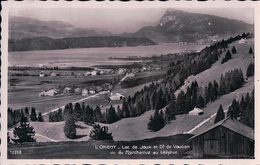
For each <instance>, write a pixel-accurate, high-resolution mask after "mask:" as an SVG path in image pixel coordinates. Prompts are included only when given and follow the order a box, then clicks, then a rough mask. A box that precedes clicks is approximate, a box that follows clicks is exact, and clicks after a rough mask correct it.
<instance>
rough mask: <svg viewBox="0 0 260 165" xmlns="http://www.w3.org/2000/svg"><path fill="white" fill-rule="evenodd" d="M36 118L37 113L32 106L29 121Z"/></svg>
mask: <svg viewBox="0 0 260 165" xmlns="http://www.w3.org/2000/svg"><path fill="white" fill-rule="evenodd" d="M36 120H37V114H36V111H35V108H34V107H32V109H31V121H36Z"/></svg>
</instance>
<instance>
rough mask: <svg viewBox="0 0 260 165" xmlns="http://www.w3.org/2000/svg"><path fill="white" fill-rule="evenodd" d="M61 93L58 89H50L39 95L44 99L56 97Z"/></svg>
mask: <svg viewBox="0 0 260 165" xmlns="http://www.w3.org/2000/svg"><path fill="white" fill-rule="evenodd" d="M58 93H59V91H58V90H57V89H50V90H47V91H42V92H40V93H39V95H38V96H39V97H44V96H55V95H57V94H58Z"/></svg>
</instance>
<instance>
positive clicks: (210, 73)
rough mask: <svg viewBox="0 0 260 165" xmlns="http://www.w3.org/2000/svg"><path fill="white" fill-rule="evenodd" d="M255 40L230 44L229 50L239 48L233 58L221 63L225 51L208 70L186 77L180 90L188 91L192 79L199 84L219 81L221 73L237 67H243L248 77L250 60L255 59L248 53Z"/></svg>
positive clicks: (203, 84)
mask: <svg viewBox="0 0 260 165" xmlns="http://www.w3.org/2000/svg"><path fill="white" fill-rule="evenodd" d="M253 45H254V41H253V40H248V43H245V44H239V43H238V42H235V43H233V44H230V45H229V50H230V51H231V49H232V47H233V46H235V47H236V49H237V54H232V59H231V60H229V61H228V62H226V63H224V64H221V60H222V58H223V57H224V55H225V53H224V54H222V55H221V58H220V59H219V60H218V61H217V62H216V63H215V64H214V65H213V66H212V67H211V68H210V69H208V70H205V71H203V72H201V73H199V74H197V75H196V76H190V77H188V78H187V79H186V81H185V83H184V85H183V86H182V87H181V88H180V90H183V91H186V89H187V87H188V86H190V84H191V83H192V81H195V80H196V81H197V82H198V84H199V86H202V87H203V86H205V85H207V84H208V83H209V82H210V81H213V80H217V81H219V79H220V76H221V74H224V73H225V72H227V71H229V70H232V69H235V68H241V69H242V71H243V73H244V77H246V76H245V75H246V69H247V67H248V65H249V63H250V62H252V61H254V59H253V56H252V55H250V54H248V51H249V48H250V46H252V47H253ZM180 90H177V91H176V92H175V94H176V95H177V94H178V93H179V92H180Z"/></svg>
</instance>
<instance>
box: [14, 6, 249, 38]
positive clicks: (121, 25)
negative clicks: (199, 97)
mask: <svg viewBox="0 0 260 165" xmlns="http://www.w3.org/2000/svg"><path fill="white" fill-rule="evenodd" d="M172 9H174V8H171V10H172ZM176 9H177V10H183V11H188V12H194V13H203V14H211V15H216V16H221V17H227V18H231V19H238V20H242V21H244V22H247V23H251V24H253V22H254V16H253V15H254V11H253V10H252V9H248V8H247V9H243V8H233V9H232V8H229V9H227V8H226V9H225V8H221V9H219V8H207V9H205V8H204V9H201V8H181V9H180V8H176ZM166 10H167V9H166V8H137V9H133V8H124V9H104V8H103V9H102V8H96V9H95V8H49V9H48V8H42V9H39V8H37V9H35V8H30V9H29V8H26V9H25V8H19V9H15V10H10V12H9V14H10V16H23V17H30V18H35V19H39V20H44V21H51V20H58V21H64V22H67V23H70V24H73V25H74V26H76V27H83V28H90V29H93V28H94V29H99V30H106V31H109V32H112V33H117V34H119V33H123V32H129V33H130V32H135V31H137V30H138V29H139V28H141V27H142V26H147V25H156V24H158V22H159V21H160V18H161V17H162V16H163V14H164V12H165V11H166Z"/></svg>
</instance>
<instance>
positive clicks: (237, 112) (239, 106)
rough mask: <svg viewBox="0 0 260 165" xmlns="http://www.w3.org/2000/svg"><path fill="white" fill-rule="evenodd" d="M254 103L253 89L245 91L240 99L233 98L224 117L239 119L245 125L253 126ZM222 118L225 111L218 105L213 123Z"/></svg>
mask: <svg viewBox="0 0 260 165" xmlns="http://www.w3.org/2000/svg"><path fill="white" fill-rule="evenodd" d="M254 104H255V99H254V90H253V91H252V92H251V94H249V93H248V92H247V93H246V95H245V96H244V95H243V96H242V97H241V99H240V101H237V100H236V99H233V100H232V103H231V105H230V106H229V107H228V111H227V114H226V117H230V118H231V119H236V120H239V121H240V122H242V123H244V124H245V125H247V126H249V127H251V128H254V124H255V108H254ZM223 119H225V113H224V110H223V107H222V105H220V106H219V108H218V111H217V114H216V117H215V121H214V123H217V122H219V121H221V120H223Z"/></svg>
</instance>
